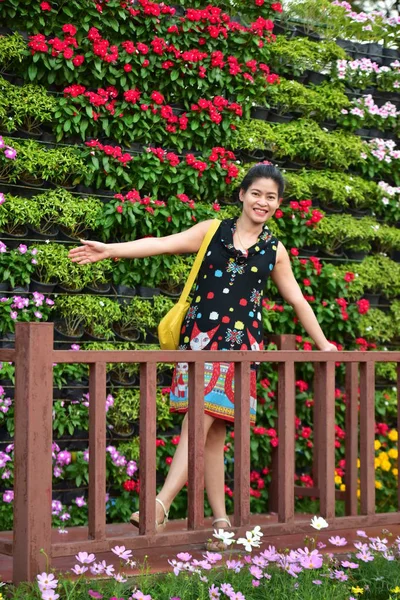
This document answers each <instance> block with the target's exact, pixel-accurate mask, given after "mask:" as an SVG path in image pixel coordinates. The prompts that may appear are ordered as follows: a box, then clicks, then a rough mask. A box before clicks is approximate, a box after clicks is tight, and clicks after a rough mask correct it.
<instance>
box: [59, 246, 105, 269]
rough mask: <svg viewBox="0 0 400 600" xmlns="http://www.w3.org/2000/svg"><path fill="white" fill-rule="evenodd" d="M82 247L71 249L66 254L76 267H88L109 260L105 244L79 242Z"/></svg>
mask: <svg viewBox="0 0 400 600" xmlns="http://www.w3.org/2000/svg"><path fill="white" fill-rule="evenodd" d="M80 241H81V242H82V244H83V246H78V247H77V248H73V249H72V250H70V251H69V252H68V257H69V258H70V259H71V260H72V262H76V263H78V265H88V264H90V263H95V262H98V261H99V260H104V259H105V258H110V252H109V249H108V246H107V244H103V242H92V241H90V240H80Z"/></svg>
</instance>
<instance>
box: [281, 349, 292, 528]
mask: <svg viewBox="0 0 400 600" xmlns="http://www.w3.org/2000/svg"><path fill="white" fill-rule="evenodd" d="M294 435H295V368H294V362H293V361H287V362H284V363H279V366H278V439H279V445H278V464H279V471H280V472H279V480H278V494H279V506H278V521H279V522H280V523H288V522H290V521H293V519H294V473H295V454H294V444H295V441H294Z"/></svg>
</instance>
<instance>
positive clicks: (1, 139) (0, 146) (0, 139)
mask: <svg viewBox="0 0 400 600" xmlns="http://www.w3.org/2000/svg"><path fill="white" fill-rule="evenodd" d="M4 146H5V143H4V140H3V138H2V136H1V135H0V148H4Z"/></svg>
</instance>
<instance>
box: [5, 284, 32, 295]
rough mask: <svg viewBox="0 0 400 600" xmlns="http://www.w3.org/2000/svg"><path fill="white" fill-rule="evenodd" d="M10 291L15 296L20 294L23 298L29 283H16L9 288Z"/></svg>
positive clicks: (27, 290)
mask: <svg viewBox="0 0 400 600" xmlns="http://www.w3.org/2000/svg"><path fill="white" fill-rule="evenodd" d="M10 292H12V293H13V294H15V295H17V296H22V297H23V298H26V296H27V295H28V292H29V284H26V285H16V286H14V287H12V288H11V289H10Z"/></svg>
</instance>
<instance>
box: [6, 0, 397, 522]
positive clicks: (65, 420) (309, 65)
mask: <svg viewBox="0 0 400 600" xmlns="http://www.w3.org/2000/svg"><path fill="white" fill-rule="evenodd" d="M175 2H176V4H174V5H171V6H170V5H166V4H164V3H153V2H150V1H148V0H139V1H138V2H135V1H129V0H128V1H126V2H123V1H120V0H108V1H107V0H98V1H97V2H96V1H94V0H75V1H74V2H73V3H71V2H67V1H64V0H60V1H59V2H55V1H51V2H39V1H38V0H25V1H24V2H23V3H21V2H19V1H18V0H3V1H1V2H0V17H1V22H2V23H3V24H5V23H7V26H8V28H6V29H4V28H3V29H2V30H1V32H0V76H1V77H0V135H1V137H0V185H1V187H0V191H1V193H0V237H1V242H0V274H1V277H0V280H1V282H2V283H1V284H0V285H1V296H2V297H1V298H0V334H1V341H0V343H1V344H2V347H10V346H12V345H13V339H14V324H15V322H16V321H21V320H22V321H28V320H36V321H46V320H52V321H54V322H55V337H56V342H55V343H56V346H57V347H58V348H71V350H73V351H76V352H79V349H80V348H87V349H88V348H93V349H100V348H107V349H108V348H115V347H118V348H129V349H136V348H143V347H144V348H148V349H151V348H155V347H157V337H156V335H155V333H156V327H157V324H158V322H159V320H160V318H161V317H162V316H163V315H164V314H165V313H166V312H167V311H168V309H169V308H170V307H171V306H172V304H173V302H175V298H176V297H177V296H178V295H179V292H180V290H181V289H182V284H183V283H184V282H185V280H186V278H187V275H188V272H189V270H190V267H191V264H192V260H193V257H191V256H167V255H165V256H156V257H153V258H150V259H142V260H140V261H139V260H132V261H122V260H119V261H115V262H110V261H105V262H102V263H97V264H95V265H89V266H86V267H80V266H78V265H75V264H72V263H71V262H70V261H69V260H68V259H67V253H68V249H69V248H70V247H72V246H74V245H76V244H77V240H78V239H79V238H81V237H84V238H91V239H99V240H103V241H113V242H114V241H126V240H131V239H135V238H139V237H143V236H162V235H168V234H170V233H174V232H177V231H180V230H182V229H185V228H188V227H190V226H191V225H192V224H193V222H196V221H199V220H202V219H207V218H210V217H218V218H221V219H222V218H226V217H230V216H233V215H235V214H238V213H239V211H240V207H239V202H238V188H237V184H238V182H240V179H241V177H242V176H243V174H244V173H245V171H246V170H247V169H248V168H249V167H250V166H252V165H253V164H255V163H257V162H259V161H264V160H267V161H271V162H272V163H273V164H276V165H278V166H279V167H280V168H281V169H283V170H284V172H285V177H286V180H287V183H288V187H287V192H286V195H285V202H284V204H283V205H282V207H281V210H278V211H277V212H276V216H275V219H274V221H273V222H272V223H271V229H273V231H274V232H275V233H276V234H277V235H278V237H279V239H280V240H281V241H282V242H283V243H284V244H285V246H286V247H287V248H288V251H289V253H290V255H291V260H292V265H293V270H294V272H295V275H296V278H297V279H298V281H299V283H300V285H301V287H302V289H303V292H304V295H305V297H306V299H307V300H308V301H309V302H310V304H311V306H312V307H313V309H314V311H315V313H316V315H317V317H318V320H319V322H320V324H321V326H322V328H323V330H324V332H325V334H326V335H327V337H328V338H329V339H330V340H331V341H333V342H334V343H336V344H337V346H338V348H344V349H346V350H354V349H358V350H361V351H374V350H376V349H379V350H382V349H387V350H390V349H398V347H399V340H400V265H399V259H400V229H399V222H400V205H399V200H400V169H399V165H400V151H399V150H398V147H397V142H398V134H399V131H400V111H399V104H398V103H399V98H400V96H399V87H400V60H399V59H400V55H399V52H398V50H397V49H396V48H397V45H396V40H398V39H399V32H400V20H399V18H396V17H393V18H388V17H385V16H383V15H381V14H379V13H371V14H369V15H367V14H366V13H362V12H361V13H360V12H359V13H353V12H352V10H351V6H350V5H349V4H347V3H346V2H334V3H331V2H327V1H326V0H319V1H316V0H305V1H304V2H301V3H296V2H293V3H292V4H291V5H290V6H289V10H288V11H285V12H282V6H281V4H280V3H279V2H275V3H271V2H270V1H269V0H247V1H245V2H241V1H239V0H231V1H229V0H216V1H215V2H214V3H213V4H212V5H207V4H206V3H205V2H201V1H200V0H194V1H192V2H190V3H187V2H186V1H185V0H182V1H181V2H180V3H179V2H178V0H175ZM189 4H190V8H189ZM377 42H380V43H377ZM262 306H263V322H264V327H265V331H266V334H268V333H274V334H279V333H285V334H295V335H296V336H297V337H296V341H297V347H298V349H310V348H312V343H311V341H310V340H309V339H307V338H306V337H304V331H303V330H302V329H301V327H300V326H299V325H298V323H297V320H296V318H295V317H294V314H293V310H292V308H291V307H290V306H288V305H285V304H284V303H282V300H281V298H280V297H279V295H278V293H277V290H276V289H275V288H274V286H273V284H272V283H271V284H270V285H269V286H268V288H267V289H266V291H265V296H264V298H263V300H262ZM77 358H79V357H77ZM312 375H313V373H312V369H311V367H310V366H309V365H300V364H299V365H298V367H297V381H296V415H297V417H296V473H297V475H296V478H297V484H298V485H303V486H312V485H313V481H312V476H311V462H312V461H311V459H312V448H313V431H312V414H313V390H312ZM376 375H377V379H376V382H377V383H376V443H375V447H376V465H375V466H376V488H377V499H376V502H377V511H378V512H382V511H389V510H391V508H393V510H394V509H395V503H396V496H397V479H398V471H397V469H396V467H395V462H394V461H395V460H396V459H397V431H396V429H395V418H396V413H397V403H396V387H395V386H396V369H395V365H394V364H390V363H388V364H385V365H383V364H382V365H379V366H378V367H377V373H376ZM0 378H1V387H0V425H1V432H0V433H1V441H0V446H1V447H0V474H1V489H2V493H1V496H0V529H2V530H4V529H10V528H11V527H12V502H13V492H12V489H13V445H12V438H13V432H14V420H13V412H14V411H13V396H14V367H13V365H11V364H3V365H1V371H0ZM170 381H171V369H170V368H163V369H159V373H158V384H159V387H158V391H157V406H158V423H157V425H158V439H157V446H158V447H157V462H158V482H159V483H160V484H161V483H162V481H163V478H164V475H165V473H166V471H167V469H168V465H169V464H170V462H171V460H172V459H171V457H172V455H173V451H174V446H175V445H176V444H177V443H178V439H179V438H178V436H177V432H178V431H179V421H180V417H179V416H176V415H175V416H172V415H170V414H169V405H168V386H169V384H170ZM107 383H108V386H109V388H108V393H109V395H108V397H107V425H108V427H107V436H108V447H107V476H108V479H107V485H108V495H107V498H106V499H105V501H106V503H107V520H108V522H120V521H126V520H127V519H128V517H129V515H130V514H131V512H132V510H134V509H136V508H137V507H138V490H139V486H140V477H139V473H138V470H137V460H138V451H139V445H138V437H137V434H138V423H137V417H138V408H139V389H138V368H137V365H128V364H126V365H124V364H122V365H118V366H117V365H109V372H108V380H107ZM87 388H88V373H87V368H86V367H85V366H79V365H55V366H54V411H53V417H54V421H53V423H54V427H53V429H54V444H53V450H54V453H53V457H54V484H53V498H54V500H53V518H54V525H55V526H58V527H59V528H60V529H61V530H64V528H65V526H73V525H81V524H84V523H86V520H87V510H86V502H87V483H88V460H89V456H88V431H87V429H88V403H89V397H88V394H87ZM276 388H277V375H276V372H275V370H274V369H273V368H272V367H271V366H268V365H263V366H262V368H261V373H260V378H259V383H258V409H257V412H258V416H257V427H256V428H255V429H254V430H253V431H252V434H251V464H252V473H251V510H252V511H253V512H268V495H269V494H268V487H269V484H270V481H271V456H272V453H273V452H274V451H275V450H274V449H276V447H277V446H278V444H279V440H278V437H277V434H276V416H277V411H276V407H275V395H276ZM345 404H346V397H345V393H344V368H343V366H342V365H341V364H337V369H336V416H337V420H336V422H337V424H336V442H335V444H336V448H337V452H336V461H337V462H336V467H337V468H336V475H335V483H336V487H337V489H338V490H342V491H343V490H344V489H345V487H344V486H345V472H346V465H345V461H344V436H345V432H344V409H345ZM233 444H234V439H233V434H232V433H229V435H228V438H227V442H226V447H225V457H226V464H227V481H226V484H227V485H226V495H227V503H228V512H230V511H231V510H232V506H233V505H232V496H233ZM310 502H312V500H311V501H310V499H301V498H298V499H297V500H296V506H297V508H298V509H299V510H307V509H310ZM342 504H343V503H342V502H340V501H338V503H337V511H338V514H340V512H343V506H342ZM317 506H318V504H317ZM185 509H186V494H185V493H182V494H181V495H180V496H179V497H178V498H177V500H176V501H175V502H174V504H173V506H172V512H171V515H172V517H178V516H184V514H185ZM207 510H208V508H207ZM317 511H318V509H317V508H316V509H314V512H317Z"/></svg>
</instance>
